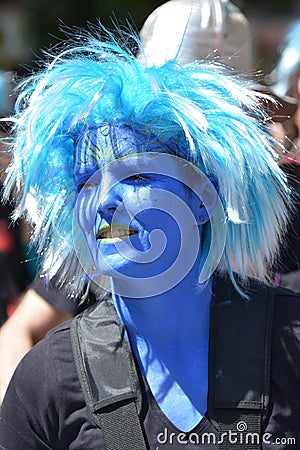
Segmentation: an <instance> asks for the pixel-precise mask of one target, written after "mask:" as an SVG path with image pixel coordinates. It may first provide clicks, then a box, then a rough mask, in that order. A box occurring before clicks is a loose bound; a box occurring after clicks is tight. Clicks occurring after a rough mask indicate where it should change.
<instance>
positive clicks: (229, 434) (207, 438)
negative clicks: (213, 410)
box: [155, 421, 297, 450]
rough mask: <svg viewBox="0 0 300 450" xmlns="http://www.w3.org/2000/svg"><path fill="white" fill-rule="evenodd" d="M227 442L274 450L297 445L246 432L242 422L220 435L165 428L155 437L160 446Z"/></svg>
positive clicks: (268, 435)
mask: <svg viewBox="0 0 300 450" xmlns="http://www.w3.org/2000/svg"><path fill="white" fill-rule="evenodd" d="M224 442H227V443H229V444H232V445H234V444H241V445H245V448H247V447H246V446H247V445H253V444H268V445H274V448H275V449H276V445H278V446H282V445H289V446H291V445H295V446H296V445H297V442H296V438H294V437H287V436H283V437H275V436H273V435H272V434H271V433H264V434H263V435H259V434H258V433H255V432H251V431H249V430H248V425H247V423H246V422H244V421H240V422H238V423H237V424H236V428H235V429H234V430H229V431H226V432H223V433H220V434H217V433H213V432H204V433H202V434H201V435H200V434H198V433H194V432H191V433H184V432H180V433H174V432H171V433H170V432H169V431H168V429H167V428H165V429H164V430H163V431H162V432H161V433H159V434H158V435H157V443H158V444H161V445H165V444H169V445H174V446H176V445H187V444H190V445H191V444H192V445H202V446H206V445H207V446H208V445H218V444H223V443H224ZM155 450H159V446H158V447H156V449H155Z"/></svg>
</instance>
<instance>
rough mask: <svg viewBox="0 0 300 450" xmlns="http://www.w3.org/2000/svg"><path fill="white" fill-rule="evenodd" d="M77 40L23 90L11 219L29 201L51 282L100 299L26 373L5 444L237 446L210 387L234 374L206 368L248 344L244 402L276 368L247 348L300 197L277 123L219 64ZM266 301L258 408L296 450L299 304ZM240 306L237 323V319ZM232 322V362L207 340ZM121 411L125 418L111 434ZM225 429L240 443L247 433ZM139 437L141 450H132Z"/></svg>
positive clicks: (7, 410) (21, 372) (9, 408)
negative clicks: (149, 61)
mask: <svg viewBox="0 0 300 450" xmlns="http://www.w3.org/2000/svg"><path fill="white" fill-rule="evenodd" d="M101 32H104V30H101ZM81 33H82V34H81ZM81 33H79V35H78V36H76V39H74V42H73V43H70V47H66V46H65V45H64V47H63V49H62V51H61V53H58V54H57V55H56V56H55V57H54V58H53V60H52V61H51V62H50V63H49V65H47V67H46V68H45V70H41V71H40V72H39V73H37V74H36V75H33V76H32V77H31V78H29V79H28V80H27V81H25V82H24V83H23V84H22V85H21V90H20V94H19V97H18V100H17V102H16V114H15V116H14V118H13V119H12V120H13V123H14V130H13V132H14V134H13V137H12V139H13V144H12V146H11V147H10V150H11V151H12V156H13V160H12V164H11V166H10V168H9V170H8V173H7V178H6V185H5V195H6V196H8V195H9V194H10V192H11V190H12V189H13V188H15V187H17V189H19V190H20V196H19V197H18V205H17V209H16V212H15V217H18V215H19V214H20V215H26V216H27V218H28V219H29V220H30V207H29V206H28V203H27V202H26V199H27V198H28V194H29V193H30V194H31V195H32V196H33V198H34V199H35V203H36V208H35V211H38V215H39V217H38V219H39V220H37V221H36V226H35V235H34V241H35V242H36V244H37V246H38V250H39V252H40V254H41V265H42V267H41V270H42V271H43V272H44V273H45V275H47V276H49V277H53V276H54V275H55V274H57V273H59V280H58V284H59V285H63V286H66V288H68V290H69V292H70V296H74V295H77V296H78V294H79V293H81V292H83V295H84V287H85V286H86V283H87V282H89V280H91V281H93V283H96V284H97V285H98V286H99V289H100V290H101V292H103V288H105V289H106V290H107V291H108V293H107V295H106V296H105V297H104V298H103V297H101V299H100V298H99V300H98V302H96V305H94V306H92V307H90V308H88V309H87V310H86V311H85V312H84V313H83V314H82V315H81V316H79V318H78V320H75V321H72V322H71V323H70V322H66V323H65V324H63V325H61V326H58V327H57V328H56V329H54V330H53V331H52V332H50V333H49V334H48V335H47V337H46V338H45V339H44V340H43V341H41V342H40V343H39V344H37V345H36V346H35V347H34V348H33V349H32V350H31V351H30V352H29V353H28V354H27V355H26V357H25V358H24V359H23V361H22V362H21V364H20V365H19V366H18V368H17V370H16V372H15V374H14V376H13V379H12V381H11V383H10V386H9V388H8V390H7V393H6V395H5V398H4V401H3V405H2V409H1V418H0V447H2V448H6V449H9V450H10V449H13V450H16V449H20V450H21V449H24V448H36V449H40V450H42V449H49V448H51V449H57V450H58V449H66V448H78V449H79V448H81V449H82V448H84V449H85V450H89V449H95V448H97V449H101V450H102V449H108V450H112V449H113V450H117V449H123V450H142V449H146V448H148V449H149V448H151V449H153V448H154V449H158V448H161V447H162V448H165V449H166V450H168V449H171V448H177V449H179V448H181V445H182V444H184V445H185V448H186V449H188V450H190V449H192V448H199V449H204V448H210V449H217V448H218V447H219V445H220V448H222V447H221V445H222V442H223V441H224V440H225V437H226V436H227V438H228V437H230V436H231V434H228V433H229V432H228V433H227V432H226V433H227V434H226V433H225V434H226V436H225V434H224V433H223V432H222V427H221V428H220V429H219V431H218V425H217V421H218V417H215V416H214V415H213V411H212V410H211V409H210V405H211V400H210V399H211V398H213V397H214V392H213V390H212V386H213V383H214V382H213V381H212V380H213V379H214V380H216V383H220V382H221V383H222V380H225V379H226V376H227V374H228V371H227V368H226V364H225V365H224V364H223V365H221V366H220V365H219V360H218V363H216V364H215V363H214V361H216V360H214V359H213V358H214V355H217V356H218V357H220V354H221V359H222V357H223V363H224V359H225V360H226V358H227V357H228V358H230V353H231V352H232V353H235V349H236V346H238V344H239V341H240V342H241V350H242V351H241V352H240V353H239V355H238V357H239V358H240V363H239V364H237V365H236V366H234V367H233V368H230V369H233V370H230V371H229V372H230V374H231V375H230V378H229V384H230V385H231V386H232V385H233V386H234V387H236V388H237V391H238V392H239V391H240V385H241V384H243V377H244V375H245V376H246V378H247V377H248V378H249V377H250V381H251V377H252V376H253V383H254V382H256V376H255V375H254V374H255V373H256V369H255V367H256V366H255V364H256V362H257V358H258V359H260V355H261V354H262V355H263V357H262V359H263V360H267V362H268V364H269V362H270V361H269V353H268V354H267V353H266V354H265V353H263V352H260V351H255V352H254V353H253V352H252V350H251V349H252V346H251V341H252V340H253V341H255V342H256V340H257V336H261V335H262V336H265V328H266V327H265V322H264V315H263V314H262V315H261V316H262V318H263V320H262V324H261V328H257V326H256V325H255V323H257V322H259V321H260V309H258V310H257V311H258V313H257V316H256V317H255V316H253V314H252V313H251V311H252V310H253V307H254V308H256V306H257V305H258V304H259V303H260V302H261V303H262V304H264V301H263V298H262V297H263V296H262V293H264V292H266V291H265V289H266V288H265V283H268V282H269V281H270V280H272V267H273V264H274V262H275V258H276V251H277V249H278V246H279V241H280V239H281V236H282V235H283V233H284V230H285V228H286V225H287V220H288V219H287V217H288V215H289V206H288V205H289V196H290V192H289V188H288V185H287V182H286V178H285V175H284V174H283V172H282V171H281V169H280V167H279V165H278V164H277V161H276V158H277V156H276V153H275V152H274V151H273V148H274V141H273V138H272V137H271V136H270V135H269V134H268V132H267V130H266V129H265V123H266V121H267V120H268V114H267V111H265V110H264V109H263V108H262V106H261V105H262V103H261V101H260V98H259V94H257V93H255V92H254V91H253V90H251V89H249V87H248V82H245V81H243V80H242V79H239V78H237V77H232V75H230V70H229V69H228V68H225V67H222V66H221V65H220V64H215V63H212V62H211V63H205V62H203V63H198V62H197V63H190V64H186V65H179V64H177V62H176V60H172V61H167V62H165V63H164V64H162V65H161V66H151V67H148V66H147V65H145V63H144V62H142V60H141V59H140V58H136V57H135V56H134V55H133V53H132V52H131V51H130V50H128V49H127V50H125V47H124V45H123V44H122V43H120V44H118V43H117V42H116V39H115V38H114V37H113V36H112V35H110V34H109V33H106V35H107V39H106V40H104V39H103V40H100V38H99V36H93V35H91V34H89V33H85V32H84V31H82V32H81ZM127 38H128V36H127ZM134 41H135V43H136V44H137V45H140V44H139V41H138V40H137V39H136V38H134ZM78 42H79V44H78ZM142 51H143V49H142V48H140V49H139V53H140V54H141V52H142ZM270 289H271V290H272V292H273V294H272V296H273V297H276V302H275V310H274V325H273V327H274V330H275V331H274V333H271V332H270V333H269V332H268V333H267V334H268V336H270V337H272V339H271V338H270V339H271V341H272V359H271V360H272V372H271V378H270V380H269V381H268V383H265V384H266V385H269V384H270V391H268V395H263V396H262V395H259V396H258V397H260V398H262V397H263V399H265V398H267V399H268V402H267V403H268V413H267V414H266V415H265V417H264V421H263V422H262V423H261V424H260V432H259V434H260V435H261V437H262V436H264V441H263V442H261V448H263V449H264V450H266V449H268V448H270V447H269V446H270V445H272V443H273V442H275V439H277V438H285V439H288V438H289V439H294V440H295V442H296V440H297V439H298V442H300V436H299V430H298V417H299V413H300V411H299V410H300V404H299V402H298V401H297V398H299V396H298V394H299V389H300V388H299V386H300V383H299V379H298V378H299V375H298V374H297V373H296V372H297V371H295V370H294V369H295V366H294V364H295V361H296V359H297V355H298V353H299V349H300V344H299V342H300V339H299V336H298V334H297V329H298V328H297V327H295V326H294V325H292V322H293V320H294V321H296V322H297V320H298V317H299V308H300V307H299V305H298V303H299V302H298V301H297V300H298V296H297V295H296V294H292V293H290V292H288V291H281V290H280V289H278V290H277V289H275V288H270ZM268 292H269V291H268ZM216 302H217V304H218V307H216ZM233 304H237V305H238V311H239V313H238V316H237V317H235V319H234V320H232V321H231V322H230V321H229V322H228V321H227V320H226V317H228V311H229V310H230V311H231V309H230V308H231V306H232V305H233ZM216 311H217V314H216ZM220 311H221V312H220ZM235 311H236V310H235ZM218 312H220V314H219V313H218ZM251 314H252V315H251ZM217 316H218V317H220V320H219V322H217V323H218V325H217V326H216V325H215V323H216V322H215V319H216V320H217V319H218V317H217ZM247 317H249V320H250V323H249V320H248V322H247ZM250 318H251V319H250ZM253 318H254V320H252V319H253ZM269 319H270V317H268V320H269ZM270 320H271V319H270ZM223 322H224V323H225V322H226V323H229V327H228V334H231V335H232V336H233V340H232V341H231V344H230V348H229V351H228V349H227V350H226V351H225V350H224V348H225V347H224V346H222V342H221V341H222V340H223V337H224V336H222V335H221V340H219V341H218V342H219V344H218V345H217V346H216V347H214V345H213V344H212V343H213V342H215V341H213V338H212V336H213V335H217V339H218V332H221V328H222V323H223ZM293 323H295V322H293ZM219 326H220V329H219ZM252 326H253V327H254V328H252ZM287 328H288V329H289V330H291V334H292V336H293V339H292V342H291V340H290V335H289V336H287V334H286V331H285V330H286V329H287ZM257 329H258V330H259V332H256V330H257ZM116 330H117V331H116ZM267 330H269V328H268V327H267ZM115 333H117V336H118V337H117V338H116V334H115ZM118 333H119V334H118ZM224 341H226V342H227V340H226V339H225V338H224ZM245 342H246V343H247V345H245V347H244V348H243V344H244V343H245ZM81 344H82V345H81ZM124 349H125V350H124ZM123 350H124V352H125V353H124V352H123ZM223 350H224V352H223ZM226 352H227V353H226ZM223 353H224V355H223ZM79 354H80V355H81V356H83V358H81V356H78V355H79ZM124 355H125V356H124ZM120 358H121V359H120ZM125 360H126V364H125V365H123V363H124V361H125ZM121 361H122V363H121ZM127 363H128V366H127ZM128 367H129V372H127V368H128ZM258 372H260V367H259V368H258ZM262 372H263V373H264V371H262ZM283 373H284V375H285V376H284V377H283V376H282V374H283ZM86 376H87V378H85V377H86ZM240 378H242V380H240ZM86 382H87V383H86ZM123 382H124V383H125V385H123ZM218 386H219V384H217V385H216V386H215V387H216V391H217V390H218ZM245 386H246V387H247V386H248V385H247V384H245ZM128 389H129V392H131V393H132V392H133V393H134V395H133V398H134V402H132V397H130V396H129V397H128V395H129V394H128ZM243 389H244V385H243ZM244 390H246V391H247V392H244V393H243V394H244V397H243V401H244V400H245V402H244V403H243V404H244V405H246V404H247V405H248V407H249V405H250V407H251V405H252V406H253V405H254V408H252V409H254V410H259V409H260V407H259V406H260V403H259V401H260V399H258V400H256V399H257V393H256V389H254V388H253V386H252V384H251V383H250V386H249V391H248V390H247V389H244ZM221 391H222V390H221ZM225 391H226V392H225ZM225 391H224V394H226V395H227V392H228V390H227V389H225ZM222 392H223V391H222ZM222 392H221V397H222ZM234 392H235V389H233V392H232V395H233V397H232V403H235V402H236V398H235V397H236V396H235V394H234ZM130 395H131V394H130ZM111 398H114V401H115V402H116V403H114V405H112V403H110V401H111ZM94 400H95V403H93V402H94ZM264 401H265V400H264ZM91 402H92V403H93V407H92V408H90V405H91ZM136 402H137V403H136ZM283 404H284V405H285V406H282V405H283ZM45 405H47V406H46V407H45ZM116 405H117V406H116ZM118 406H122V408H125V409H122V413H121V415H119V416H118V417H119V420H118V423H115V422H113V420H112V417H116V416H114V414H115V413H117V414H118ZM232 407H233V406H232ZM244 407H245V408H246V406H244ZM132 408H133V409H134V410H135V412H136V414H137V413H138V416H137V417H138V419H137V420H136V416H134V418H132V417H133V416H132V414H131V413H132ZM221 409H222V408H221ZM252 409H251V415H249V416H247V415H246V417H249V427H250V419H251V420H252V416H253V415H255V414H256V413H255V411H253V410H252ZM98 410H100V413H101V414H104V415H102V416H101V420H100V422H99V421H98V420H97V419H96V420H95V417H94V415H95V414H96V413H97V411H98ZM129 411H130V412H129ZM287 411H289V414H286V412H287ZM219 412H220V411H219ZM250 416H251V417H250ZM287 416H288V417H289V418H288V420H287V419H286V418H287ZM243 417H244V416H243ZM255 417H256V416H255ZM252 421H253V420H252ZM259 421H260V416H259ZM107 424H108V425H109V427H110V432H108V433H107ZM233 424H234V425H232V427H233V430H231V431H232V432H234V431H236V430H238V431H239V432H240V436H239V438H240V440H241V439H242V438H243V436H242V437H241V434H242V432H243V430H244V431H245V430H247V426H248V425H247V423H246V422H245V421H238V423H235V422H233ZM244 425H245V426H246V428H245V426H244ZM119 426H121V427H123V428H121V429H122V431H121V433H119V434H118V433H117V432H116V431H115V427H119ZM222 426H223V425H222ZM131 427H132V428H131ZM249 430H250V433H251V430H252V428H249ZM218 433H219V434H218ZM113 435H117V436H118V442H117V444H116V443H115V442H114V443H112V441H111V439H112V438H113ZM137 435H138V436H139V439H141V440H142V443H140V441H139V443H136V441H135V443H133V444H129V443H128V442H131V441H130V439H131V438H132V439H135V437H136V436H137ZM208 436H209V438H210V442H209V445H207V443H205V439H206V438H207V437H208ZM227 440H228V439H227ZM132 442H133V441H132ZM289 442H291V441H289ZM195 444H196V445H195ZM227 444H228V442H227ZM229 444H230V443H229ZM240 444H241V442H240ZM242 444H243V443H242ZM230 445H231V444H230ZM244 447H245V448H247V444H245V446H244ZM223 448H228V446H227V447H223ZM230 448H231V449H232V450H233V449H234V448H235V447H234V446H233V444H232V445H231V447H230ZM249 448H251V449H253V448H254V447H253V446H252V447H249ZM255 448H258V447H255ZM283 448H288V447H283Z"/></svg>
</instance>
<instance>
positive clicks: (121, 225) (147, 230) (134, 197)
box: [74, 126, 213, 431]
mask: <svg viewBox="0 0 300 450" xmlns="http://www.w3.org/2000/svg"><path fill="white" fill-rule="evenodd" d="M180 156H181V155H180V154H178V150H177V148H176V146H175V145H174V143H173V142H171V143H170V146H168V144H166V143H162V142H160V141H159V140H158V139H157V138H155V137H153V136H149V135H142V134H141V133H139V132H137V131H136V130H135V131H134V130H132V129H130V128H129V127H124V126H115V127H107V126H103V127H98V128H93V129H92V130H88V131H87V132H86V133H85V134H84V135H83V136H82V137H81V138H80V139H79V140H78V142H77V146H76V157H75V160H76V164H75V173H74V176H75V183H76V185H77V188H78V203H79V207H78V208H77V210H78V213H77V215H78V222H79V225H80V227H81V229H82V231H83V234H84V236H85V239H86V242H87V244H88V248H89V250H90V252H91V255H92V258H93V260H94V263H95V266H96V267H97V269H98V270H99V272H100V273H104V274H105V275H106V276H108V277H110V279H111V290H112V294H113V299H114V304H115V306H116V309H117V311H118V313H119V316H120V318H121V320H122V322H123V323H124V325H125V326H126V330H127V333H128V336H129V339H130V342H131V345H132V348H133V351H134V352H135V355H136V358H137V360H138V362H139V364H140V366H141V369H142V371H143V374H144V376H145V379H146V380H147V383H148V385H149V387H150V389H151V392H152V394H153V396H154V398H155V400H156V401H157V403H158V405H159V407H160V408H161V410H162V412H163V413H164V414H165V415H166V416H167V418H168V419H169V420H170V421H171V422H172V423H173V424H174V425H175V426H176V427H177V428H178V429H180V430H183V431H189V430H191V429H193V428H194V427H195V426H196V425H197V424H198V423H199V421H200V420H201V418H202V417H203V415H204V414H205V412H206V407H207V390H208V336H209V310H210V300H211V283H210V280H208V281H207V282H206V283H205V284H203V285H199V283H198V278H199V267H200V258H201V235H202V227H203V224H204V223H206V222H207V221H208V219H209V218H208V214H207V204H206V207H204V205H203V202H202V200H201V198H199V196H198V195H197V194H196V193H195V191H194V190H193V189H190V188H189V187H187V186H186V185H185V184H184V183H183V182H182V181H181V180H182V179H183V177H184V171H185V170H186V165H187V164H188V163H187V161H186V160H185V166H184V165H182V164H180V163H178V161H180V160H181V158H180ZM202 182H203V180H202V179H199V180H198V181H197V180H195V179H194V180H193V184H194V185H195V184H197V183H198V184H201V183H202ZM212 201H213V200H212ZM195 249H196V250H195ZM179 255H180V256H179ZM191 255H194V257H193V261H192V263H191V264H190V263H189V262H190V260H191ZM179 257H180V258H181V263H180V264H177V260H178V258H179ZM184 262H186V264H185V263H184ZM186 265H189V267H188V270H186V267H185V266H186ZM166 271H170V272H169V273H170V276H171V277H172V276H173V278H174V279H175V278H176V282H173V283H172V285H171V286H167V287H165V286H164V285H163V284H161V283H160V281H159V280H160V278H159V277H160V276H161V274H162V273H166ZM172 272H173V275H172ZM174 272H175V275H174ZM167 278H168V279H170V277H167ZM141 280H142V281H144V280H145V282H146V281H147V282H148V285H147V287H146V283H144V285H143V283H142V284H141V283H139V281H141ZM149 286H150V287H149ZM152 287H153V288H154V290H153V289H152ZM150 292H151V295H150V294H149V293H150Z"/></svg>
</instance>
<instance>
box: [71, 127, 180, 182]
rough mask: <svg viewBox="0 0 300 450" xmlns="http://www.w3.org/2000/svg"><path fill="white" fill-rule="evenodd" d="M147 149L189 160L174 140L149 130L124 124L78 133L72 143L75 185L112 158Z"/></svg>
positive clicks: (94, 128) (92, 128)
mask: <svg viewBox="0 0 300 450" xmlns="http://www.w3.org/2000/svg"><path fill="white" fill-rule="evenodd" d="M149 152H153V153H167V154H170V155H175V156H180V157H182V158H184V159H188V158H187V156H186V153H185V152H184V151H182V150H180V145H179V144H178V142H177V141H176V140H175V139H168V140H167V141H166V142H163V141H161V140H160V139H159V138H158V137H156V136H155V135H154V134H152V133H149V132H147V131H144V130H136V129H133V128H132V127H131V126H129V125H123V124H122V125H121V124H113V125H111V124H110V125H109V124H104V125H100V126H95V127H90V128H88V129H87V130H85V132H83V133H82V134H81V135H80V136H79V138H78V139H77V142H76V145H75V167H74V181H75V185H76V186H81V185H83V184H84V183H85V182H86V181H87V180H88V179H89V178H90V177H91V176H92V175H93V174H94V173H95V171H97V170H98V169H101V167H103V166H105V165H107V164H108V163H110V162H112V161H114V160H115V159H118V158H122V157H124V156H128V155H133V154H137V153H149Z"/></svg>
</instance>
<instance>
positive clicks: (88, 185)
mask: <svg viewBox="0 0 300 450" xmlns="http://www.w3.org/2000/svg"><path fill="white" fill-rule="evenodd" d="M96 186H98V183H96V181H87V182H86V183H81V184H79V185H78V186H77V190H78V191H81V190H82V189H91V188H94V187H96Z"/></svg>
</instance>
